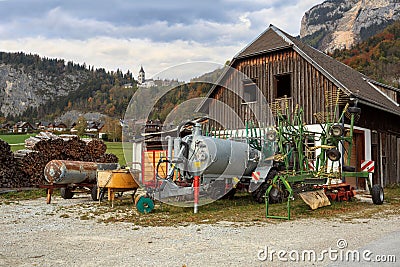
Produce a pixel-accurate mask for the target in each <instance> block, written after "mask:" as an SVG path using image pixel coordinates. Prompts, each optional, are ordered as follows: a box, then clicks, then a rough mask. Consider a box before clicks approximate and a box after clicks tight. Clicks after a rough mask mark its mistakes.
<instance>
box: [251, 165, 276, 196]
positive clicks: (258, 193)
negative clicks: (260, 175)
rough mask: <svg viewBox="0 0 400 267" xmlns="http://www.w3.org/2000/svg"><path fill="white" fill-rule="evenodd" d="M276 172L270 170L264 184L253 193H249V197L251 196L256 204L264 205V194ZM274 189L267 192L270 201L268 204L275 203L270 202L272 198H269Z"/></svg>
mask: <svg viewBox="0 0 400 267" xmlns="http://www.w3.org/2000/svg"><path fill="white" fill-rule="evenodd" d="M277 173H278V172H277V171H276V170H270V171H269V173H268V175H267V178H266V179H265V182H264V183H262V184H261V185H260V186H259V187H258V188H257V189H256V190H255V191H254V192H252V193H251V195H252V196H253V199H254V200H255V201H256V202H258V203H260V204H261V203H265V192H267V189H268V187H269V186H270V183H269V181H272V179H274V177H275V175H277ZM273 190H274V189H273V188H272V190H271V191H270V192H269V199H270V203H275V202H271V200H272V199H274V197H271V193H273V192H272V191H273Z"/></svg>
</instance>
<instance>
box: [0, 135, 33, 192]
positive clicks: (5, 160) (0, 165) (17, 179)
mask: <svg viewBox="0 0 400 267" xmlns="http://www.w3.org/2000/svg"><path fill="white" fill-rule="evenodd" d="M23 177H24V175H23V173H22V172H21V169H20V166H19V165H18V162H17V160H16V159H15V158H14V155H13V153H12V151H11V148H10V145H9V144H7V143H6V142H4V141H3V140H0V187H3V188H10V187H24V186H28V185H29V182H28V181H24V179H23Z"/></svg>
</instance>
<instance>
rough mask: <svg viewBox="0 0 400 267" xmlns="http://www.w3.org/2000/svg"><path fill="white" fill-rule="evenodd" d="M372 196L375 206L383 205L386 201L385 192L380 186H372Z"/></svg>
mask: <svg viewBox="0 0 400 267" xmlns="http://www.w3.org/2000/svg"><path fill="white" fill-rule="evenodd" d="M371 195H372V202H373V203H374V204H375V205H382V204H383V201H384V199H385V194H384V192H383V188H382V186H380V185H379V184H374V185H373V186H372V190H371Z"/></svg>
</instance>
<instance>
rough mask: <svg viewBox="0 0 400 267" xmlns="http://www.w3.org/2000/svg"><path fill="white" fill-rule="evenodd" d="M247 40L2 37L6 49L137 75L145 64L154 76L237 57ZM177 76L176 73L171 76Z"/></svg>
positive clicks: (148, 73)
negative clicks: (230, 42)
mask: <svg viewBox="0 0 400 267" xmlns="http://www.w3.org/2000/svg"><path fill="white" fill-rule="evenodd" d="M244 45H245V44H244V43H238V44H235V45H223V46H222V45H221V46H218V45H216V46H207V45H203V44H201V43H198V42H188V41H182V40H176V41H172V42H168V43H167V42H163V43H161V42H153V41H151V40H148V39H115V38H109V37H99V38H91V39H88V40H84V41H81V40H65V39H46V38H24V39H18V40H0V48H1V50H3V51H10V52H17V51H22V50H23V51H29V52H30V53H33V54H39V55H45V56H46V57H50V58H53V57H54V58H63V59H65V60H66V61H74V62H75V63H80V64H83V63H86V65H94V66H95V68H100V67H105V68H106V69H108V70H116V69H117V68H119V69H120V70H122V71H124V72H126V71H127V70H128V69H129V70H130V71H131V72H132V73H134V74H135V75H137V72H138V71H139V69H140V65H143V67H144V69H145V71H146V73H147V76H148V77H151V76H153V75H155V74H156V73H158V72H161V71H163V70H164V69H166V68H168V67H171V66H174V65H177V64H181V63H185V62H195V61H212V62H218V63H221V64H224V63H225V61H226V60H229V59H231V58H232V57H233V55H234V54H236V52H238V51H239V50H240V48H241V47H242V46H244ZM171 78H173V77H171Z"/></svg>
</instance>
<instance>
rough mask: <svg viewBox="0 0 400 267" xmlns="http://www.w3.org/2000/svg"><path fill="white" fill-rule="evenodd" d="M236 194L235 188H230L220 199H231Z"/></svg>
mask: <svg viewBox="0 0 400 267" xmlns="http://www.w3.org/2000/svg"><path fill="white" fill-rule="evenodd" d="M235 194H236V188H232V189H231V190H229V192H228V193H226V194H225V195H224V196H223V197H222V199H233V198H234V197H235Z"/></svg>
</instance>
